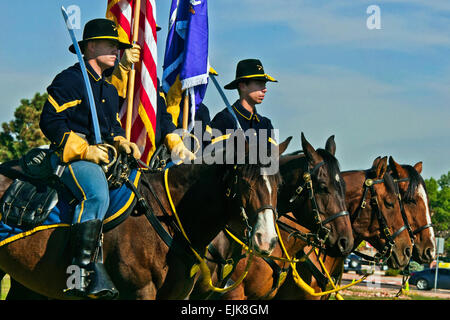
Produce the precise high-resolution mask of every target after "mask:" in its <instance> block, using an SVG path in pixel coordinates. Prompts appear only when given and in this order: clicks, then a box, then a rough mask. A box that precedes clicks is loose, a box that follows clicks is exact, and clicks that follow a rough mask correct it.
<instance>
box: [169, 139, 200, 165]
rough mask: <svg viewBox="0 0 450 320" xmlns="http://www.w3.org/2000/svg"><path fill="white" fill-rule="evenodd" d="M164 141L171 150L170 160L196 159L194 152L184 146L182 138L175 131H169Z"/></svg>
mask: <svg viewBox="0 0 450 320" xmlns="http://www.w3.org/2000/svg"><path fill="white" fill-rule="evenodd" d="M164 143H165V144H166V146H167V148H169V151H170V152H171V157H172V160H178V159H181V160H184V159H186V158H187V159H189V160H190V161H192V160H195V159H196V157H195V154H193V153H192V152H191V151H190V150H189V149H188V148H186V146H185V145H184V143H183V140H181V138H180V136H179V135H177V134H176V133H169V134H168V135H167V136H166V139H165V142H164Z"/></svg>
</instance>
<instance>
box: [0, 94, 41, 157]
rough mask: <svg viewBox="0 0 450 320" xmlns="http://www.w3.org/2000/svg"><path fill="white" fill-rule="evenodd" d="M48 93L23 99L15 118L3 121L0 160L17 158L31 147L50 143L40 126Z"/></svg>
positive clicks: (0, 133)
mask: <svg viewBox="0 0 450 320" xmlns="http://www.w3.org/2000/svg"><path fill="white" fill-rule="evenodd" d="M46 100H47V94H46V93H45V94H39V93H36V94H35V95H34V97H33V98H32V99H31V100H29V99H22V100H21V101H20V106H19V107H18V108H17V109H16V110H15V112H14V117H15V119H14V120H11V121H9V122H3V123H2V129H3V131H2V132H0V162H4V161H8V160H12V159H17V158H19V157H21V156H22V155H23V154H25V153H26V152H27V151H28V150H30V149H31V148H35V147H38V146H42V145H46V144H49V141H48V140H47V138H45V136H44V134H43V133H42V131H41V129H40V128H39V117H40V114H41V112H42V108H43V107H44V103H45V101H46Z"/></svg>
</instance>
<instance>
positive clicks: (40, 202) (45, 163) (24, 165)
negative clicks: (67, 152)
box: [0, 148, 61, 228]
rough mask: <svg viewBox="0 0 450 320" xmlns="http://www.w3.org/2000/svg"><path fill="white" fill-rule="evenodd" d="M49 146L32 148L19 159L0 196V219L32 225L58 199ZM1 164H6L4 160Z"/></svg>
mask: <svg viewBox="0 0 450 320" xmlns="http://www.w3.org/2000/svg"><path fill="white" fill-rule="evenodd" d="M50 153H51V150H49V149H42V148H35V149H32V150H30V151H29V152H28V153H27V154H26V155H24V156H23V157H22V158H20V159H19V161H18V164H19V166H17V167H9V168H8V170H9V171H10V172H11V171H16V172H15V174H12V175H8V174H7V173H6V174H5V173H4V172H2V173H3V174H5V175H6V176H9V177H11V176H14V177H15V179H14V180H13V183H12V184H11V185H10V186H9V187H8V189H7V190H6V191H5V193H4V194H3V197H2V198H1V200H0V210H1V214H2V216H1V221H2V222H4V223H6V224H8V225H10V226H17V227H24V228H33V227H36V226H38V225H40V224H42V223H43V222H44V221H45V219H47V217H48V215H49V214H50V212H51V210H52V209H53V208H54V207H55V205H56V204H57V203H58V189H60V188H61V186H60V185H58V181H57V179H56V176H55V175H54V174H53V170H52V167H51V164H50V158H49V155H50ZM4 166H8V164H5V165H4Z"/></svg>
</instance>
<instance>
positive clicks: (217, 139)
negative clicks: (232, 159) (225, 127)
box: [211, 133, 231, 144]
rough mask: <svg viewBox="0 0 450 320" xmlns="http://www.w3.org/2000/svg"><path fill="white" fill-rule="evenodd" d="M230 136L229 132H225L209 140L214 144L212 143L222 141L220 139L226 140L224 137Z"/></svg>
mask: <svg viewBox="0 0 450 320" xmlns="http://www.w3.org/2000/svg"><path fill="white" fill-rule="evenodd" d="M230 136H231V133H229V134H225V135H223V136H220V137H217V138H214V139H212V140H211V144H214V143H216V142H219V141H222V140H226V139H228V138H229V137H230Z"/></svg>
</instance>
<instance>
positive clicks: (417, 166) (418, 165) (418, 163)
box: [414, 161, 422, 174]
mask: <svg viewBox="0 0 450 320" xmlns="http://www.w3.org/2000/svg"><path fill="white" fill-rule="evenodd" d="M414 169H416V171H417V172H418V173H419V174H421V173H422V161H420V162H417V163H416V164H415V165H414Z"/></svg>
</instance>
